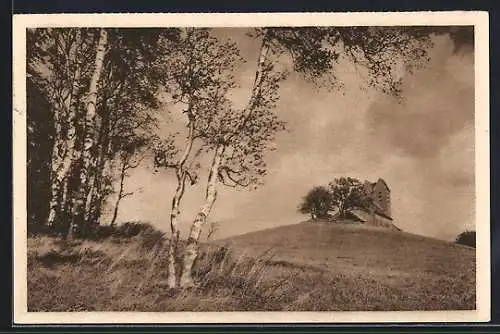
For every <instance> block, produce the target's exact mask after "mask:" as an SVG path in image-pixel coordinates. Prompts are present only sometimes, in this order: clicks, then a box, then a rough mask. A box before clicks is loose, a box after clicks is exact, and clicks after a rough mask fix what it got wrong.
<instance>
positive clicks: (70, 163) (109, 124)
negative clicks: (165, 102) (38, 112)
mask: <svg viewBox="0 0 500 334" xmlns="http://www.w3.org/2000/svg"><path fill="white" fill-rule="evenodd" d="M176 35H177V30H176V29H147V30H141V29H80V28H78V29H77V28H65V29H35V30H30V31H28V50H27V51H28V52H27V53H28V54H27V56H28V75H29V76H30V78H31V79H30V80H32V81H33V82H34V84H35V85H36V86H37V87H38V89H39V90H40V91H41V92H42V93H43V94H44V95H45V96H46V97H47V100H48V101H49V103H50V105H51V110H52V112H51V113H52V115H53V117H52V119H51V120H48V121H52V122H53V124H54V133H55V134H54V136H53V138H54V139H53V143H54V144H53V147H52V149H51V165H52V168H51V170H52V172H51V195H52V196H51V199H50V200H49V202H50V205H49V207H50V209H49V211H50V214H49V215H48V216H49V217H48V225H50V226H52V225H54V223H57V224H58V225H61V224H62V225H64V222H65V221H68V220H72V221H73V223H74V224H76V225H82V224H84V223H88V222H94V223H96V222H97V223H98V216H99V215H100V211H101V209H100V208H101V206H102V205H101V204H102V202H103V201H104V199H105V197H106V196H107V195H109V193H110V189H109V188H110V187H109V185H108V184H107V183H108V181H106V180H109V179H111V178H112V175H108V174H109V173H110V172H111V170H113V168H112V166H111V165H112V163H113V161H114V160H119V159H118V158H119V155H118V151H119V150H120V149H121V147H122V146H120V144H119V143H120V141H121V140H125V141H127V140H128V139H129V138H131V137H135V136H138V135H140V134H141V132H142V133H150V132H151V131H150V129H151V126H154V123H155V119H154V116H153V114H154V110H155V109H156V108H158V104H157V101H158V100H157V93H158V88H159V87H160V86H161V84H162V82H163V81H162V78H161V77H160V76H158V75H157V69H158V63H155V61H157V60H158V59H160V58H161V57H162V56H164V54H165V52H168V43H166V42H165V41H166V40H175V38H176ZM160 40H161V41H162V43H161V44H160V43H159V41H160ZM160 46H161V47H160ZM71 213H74V215H71ZM71 216H72V217H71ZM67 231H68V234H69V235H71V233H69V232H70V231H69V230H67Z"/></svg>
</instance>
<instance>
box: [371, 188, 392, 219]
mask: <svg viewBox="0 0 500 334" xmlns="http://www.w3.org/2000/svg"><path fill="white" fill-rule="evenodd" d="M372 196H373V200H374V201H375V202H376V203H377V204H378V205H379V206H380V207H381V208H382V210H383V211H384V213H385V214H386V215H387V216H389V217H391V192H390V190H389V189H387V187H386V186H385V184H384V181H382V180H380V179H379V180H378V182H377V183H376V184H375V186H374V187H373V194H372Z"/></svg>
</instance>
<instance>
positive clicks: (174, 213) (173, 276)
mask: <svg viewBox="0 0 500 334" xmlns="http://www.w3.org/2000/svg"><path fill="white" fill-rule="evenodd" d="M189 112H190V110H189ZM193 141H194V122H193V121H190V122H189V134H188V138H187V143H186V147H185V149H184V153H183V155H182V158H181V159H180V160H179V161H178V164H177V167H176V171H175V175H176V176H177V188H176V190H175V194H174V197H173V199H172V208H171V211H170V242H169V247H168V272H167V277H168V278H167V286H168V287H169V288H170V289H175V288H176V287H177V270H176V266H175V258H176V254H175V253H176V249H177V248H176V245H177V242H178V240H177V236H178V235H179V233H178V231H179V227H178V226H179V216H180V213H181V210H180V204H181V200H182V197H183V196H184V191H185V188H186V178H187V172H186V170H185V169H184V165H185V163H186V161H187V159H188V157H189V155H190V153H191V150H192V148H193Z"/></svg>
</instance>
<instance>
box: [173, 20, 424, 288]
mask: <svg viewBox="0 0 500 334" xmlns="http://www.w3.org/2000/svg"><path fill="white" fill-rule="evenodd" d="M251 36H252V37H255V38H259V39H260V41H261V44H260V51H259V55H258V58H257V62H256V74H255V80H254V83H253V87H252V90H251V94H250V98H249V101H248V104H247V106H246V108H245V109H244V110H243V111H242V112H240V113H239V115H240V116H239V118H238V119H237V120H236V122H234V119H231V116H229V115H234V113H229V114H227V115H228V116H227V118H225V119H224V121H227V122H228V123H231V124H232V129H233V131H229V132H225V131H222V133H223V135H221V132H220V131H215V132H214V133H211V134H209V135H208V136H206V137H207V138H209V139H208V140H209V142H210V143H211V145H212V147H213V160H212V163H211V165H210V169H209V176H208V179H207V185H206V191H205V201H204V204H203V205H202V207H201V208H200V210H199V212H198V214H197V215H196V218H195V219H194V221H193V224H192V226H191V230H190V234H189V237H188V240H187V245H186V248H185V254H184V264H183V271H182V276H181V282H180V284H181V286H183V287H191V286H193V285H194V284H195V283H194V282H193V279H192V267H193V264H194V261H195V259H196V257H197V256H198V250H197V245H198V240H199V236H200V233H201V228H202V226H203V225H204V224H205V222H206V220H207V216H208V215H209V214H210V211H211V209H212V206H213V204H214V202H215V200H216V197H217V185H218V181H222V180H226V181H227V180H228V181H230V182H232V183H233V185H236V186H237V185H240V186H248V185H250V184H251V183H252V182H255V180H256V179H257V178H255V177H254V178H250V180H251V181H248V177H247V172H248V171H247V168H245V167H242V168H240V169H233V168H231V167H228V166H227V165H226V164H225V159H226V156H227V154H228V148H230V147H231V146H232V145H235V144H236V143H239V142H240V141H241V142H242V143H245V142H246V143H247V145H249V144H250V143H251V144H250V147H251V148H252V150H254V151H256V154H255V155H254V158H255V160H253V167H254V170H255V171H257V173H256V175H263V174H264V171H265V167H264V166H265V164H264V160H263V154H262V150H263V149H265V148H266V146H268V143H269V142H272V140H273V139H274V138H273V135H274V134H275V133H276V132H277V131H279V130H280V129H281V128H282V127H283V124H282V123H280V122H279V120H278V119H277V118H273V117H268V118H264V119H267V120H272V122H264V123H261V122H259V121H256V122H255V123H254V124H253V126H252V124H249V121H250V120H252V118H255V119H256V120H260V119H261V118H259V116H260V115H259V114H258V113H256V111H259V110H267V111H268V112H269V111H272V109H273V108H274V105H273V104H275V103H276V101H277V97H279V94H278V88H279V82H280V81H281V80H283V79H284V78H285V76H284V75H281V76H278V78H274V79H271V78H273V76H272V74H273V73H275V69H276V67H277V63H279V60H280V58H279V56H284V55H287V56H289V57H290V58H291V60H292V64H293V70H294V71H296V72H298V73H300V74H302V75H303V76H304V77H305V78H306V79H308V80H311V81H313V82H315V83H317V84H320V85H328V86H329V87H328V88H330V89H331V88H337V87H341V86H342V85H341V83H340V82H338V80H337V78H336V75H335V64H337V63H338V62H339V60H340V59H346V58H347V59H348V60H350V61H351V62H353V63H354V64H355V65H356V66H357V65H360V66H361V67H363V69H364V72H363V75H366V77H367V79H366V83H367V85H368V86H372V87H375V88H376V89H379V90H381V91H383V92H386V93H389V94H393V95H398V94H400V89H399V88H400V78H399V77H398V76H397V75H396V73H395V72H396V69H395V67H396V66H395V65H396V61H395V59H396V58H398V59H400V60H401V61H402V62H403V63H405V65H406V70H407V71H412V70H413V69H414V68H415V67H417V64H419V63H421V61H422V60H426V48H427V47H428V46H429V45H430V39H429V31H428V30H426V29H419V28H416V29H406V28H400V27H395V28H392V27H390V28H387V27H346V28H344V27H340V28H337V27H318V28H316V27H314V28H313V27H311V28H262V29H256V30H255V31H254V32H253V34H252V35H251ZM408 60H411V61H410V62H408ZM266 77H267V78H270V80H269V81H268V86H267V87H268V88H272V89H271V90H269V91H268V93H271V95H272V96H273V97H269V98H268V99H267V100H266V98H265V96H266V94H265V93H264V92H263V88H264V87H265V86H266ZM320 78H326V79H328V80H327V81H320V80H318V79H320ZM273 94H274V95H273ZM263 101H270V102H271V103H269V102H268V103H267V105H266V104H265V103H264V105H260V104H262V103H263ZM264 114H266V113H264ZM269 114H270V115H273V114H272V112H270V113H269ZM242 133H245V134H246V135H245V136H241V135H240V134H242ZM233 147H234V146H233ZM236 147H238V145H237V144H236ZM243 147H245V145H243ZM233 150H234V148H233ZM252 150H248V149H247V150H243V154H242V155H240V156H239V159H236V160H235V161H233V162H236V163H237V164H238V163H241V162H244V161H246V160H245V159H242V158H241V157H242V156H243V157H246V156H249V152H252ZM229 151H231V150H230V149H229ZM236 151H238V149H236ZM252 153H253V152H252ZM250 155H251V154H250ZM229 156H231V157H232V152H231V153H229ZM231 160H232V159H229V161H231ZM254 175H255V174H254ZM242 176H243V177H242Z"/></svg>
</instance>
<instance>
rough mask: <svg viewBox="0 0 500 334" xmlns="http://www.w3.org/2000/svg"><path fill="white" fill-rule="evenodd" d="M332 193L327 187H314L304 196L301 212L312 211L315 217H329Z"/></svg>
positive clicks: (312, 215)
mask: <svg viewBox="0 0 500 334" xmlns="http://www.w3.org/2000/svg"><path fill="white" fill-rule="evenodd" d="M332 204H333V202H332V195H331V194H330V192H329V191H328V189H326V188H325V187H314V188H313V189H311V190H310V191H309V192H308V193H307V195H306V196H305V197H304V199H303V201H302V203H301V204H300V207H299V211H300V212H301V213H310V214H311V217H312V218H313V219H315V218H326V217H328V211H329V210H330V209H331V207H332Z"/></svg>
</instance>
